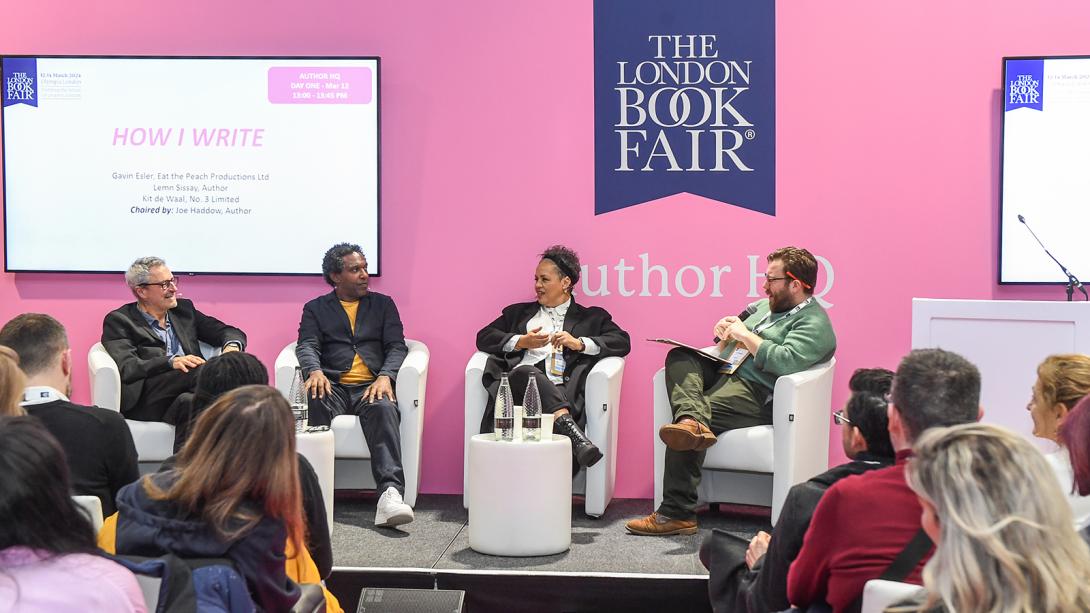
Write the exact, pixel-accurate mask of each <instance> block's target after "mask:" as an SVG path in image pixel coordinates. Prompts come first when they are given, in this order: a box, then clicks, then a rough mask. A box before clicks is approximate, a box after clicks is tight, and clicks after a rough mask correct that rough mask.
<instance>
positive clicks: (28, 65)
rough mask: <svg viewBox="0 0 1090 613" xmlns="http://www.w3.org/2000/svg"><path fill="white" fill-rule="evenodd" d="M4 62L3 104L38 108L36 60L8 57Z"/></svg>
mask: <svg viewBox="0 0 1090 613" xmlns="http://www.w3.org/2000/svg"><path fill="white" fill-rule="evenodd" d="M3 62H4V82H3V85H4V88H3V90H4V94H3V95H4V104H3V106H11V105H13V104H29V105H30V106H38V60H37V59H36V58H32V57H29V58H27V57H14V58H12V57H9V58H5V59H4V60H3Z"/></svg>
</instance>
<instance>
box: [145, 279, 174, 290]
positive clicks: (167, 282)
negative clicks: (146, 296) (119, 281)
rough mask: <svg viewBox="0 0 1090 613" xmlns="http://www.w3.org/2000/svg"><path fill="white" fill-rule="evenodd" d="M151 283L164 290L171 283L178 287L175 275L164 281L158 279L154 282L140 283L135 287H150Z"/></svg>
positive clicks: (168, 287)
mask: <svg viewBox="0 0 1090 613" xmlns="http://www.w3.org/2000/svg"><path fill="white" fill-rule="evenodd" d="M152 285H157V286H159V287H160V288H161V289H162V290H163V291H164V292H165V291H167V290H168V289H170V287H171V286H172V285H173V286H174V287H178V278H177V277H171V278H169V279H167V280H166V281H158V282H156V283H141V284H139V285H137V287H151V286H152Z"/></svg>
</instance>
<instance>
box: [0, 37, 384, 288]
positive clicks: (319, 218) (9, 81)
mask: <svg viewBox="0 0 1090 613" xmlns="http://www.w3.org/2000/svg"><path fill="white" fill-rule="evenodd" d="M0 62H2V67H3V84H2V85H3V91H2V96H3V98H2V100H3V121H2V124H0V126H2V130H3V161H4V221H5V224H4V227H5V243H4V244H5V248H6V249H5V250H6V254H5V269H6V270H8V271H15V272H18V271H45V272H116V271H122V270H125V269H126V268H127V267H128V265H129V264H130V263H131V262H132V261H133V260H134V259H136V258H137V257H142V256H146V255H157V256H160V257H163V258H165V259H166V260H167V262H168V263H169V264H170V266H171V268H172V269H173V270H175V271H177V272H187V273H219V274H316V273H319V272H320V269H321V258H322V254H323V253H324V252H325V250H326V249H328V248H329V247H330V246H331V245H333V244H335V243H338V242H352V243H358V244H360V245H361V246H362V247H363V250H364V253H365V254H366V256H367V261H368V268H369V271H370V272H371V273H372V274H378V273H379V270H380V252H379V194H380V192H379V60H378V58H373V57H370V58H367V57H359V58H333V57H329V58H317V57H308V58H301V57H294V58H287V57H276V58H271V57H266V58H180V57H30V56H26V57H12V56H8V57H4V58H0Z"/></svg>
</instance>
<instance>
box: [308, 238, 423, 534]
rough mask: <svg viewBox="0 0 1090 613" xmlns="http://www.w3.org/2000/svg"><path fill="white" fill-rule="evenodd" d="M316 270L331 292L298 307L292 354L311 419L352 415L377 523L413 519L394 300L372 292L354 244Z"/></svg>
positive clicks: (403, 349)
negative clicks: (364, 451) (371, 481)
mask: <svg viewBox="0 0 1090 613" xmlns="http://www.w3.org/2000/svg"><path fill="white" fill-rule="evenodd" d="M322 276H323V277H324V278H325V281H326V283H328V284H329V285H331V286H332V287H333V291H331V292H329V293H328V294H325V295H324V296H319V297H318V298H315V299H314V300H311V301H310V302H308V303H306V305H304V306H303V317H302V319H301V320H300V322H299V342H298V344H297V345H296V347H295V356H296V357H297V358H298V359H299V366H300V368H302V370H303V377H304V380H305V382H306V389H307V392H308V395H309V397H310V407H309V411H310V423H311V425H326V426H327V425H329V423H330V422H331V421H332V420H333V418H334V417H336V416H337V415H342V414H351V415H358V416H359V418H360V426H361V427H362V428H363V438H364V439H365V440H366V441H367V448H368V449H370V450H371V473H372V474H373V476H374V478H375V485H376V489H377V490H378V491H379V492H381V494H380V496H379V500H378V505H377V507H376V509H375V525H376V526H385V527H393V526H399V525H401V524H406V523H408V522H411V521H412V520H413V510H412V507H410V506H409V505H407V504H405V501H404V499H403V496H404V495H405V470H404V468H403V465H402V462H401V433H400V430H399V427H400V424H401V413H400V412H398V408H397V401H396V399H395V398H394V381H396V380H397V371H398V369H400V368H401V363H402V362H404V361H405V356H406V355H407V354H408V352H409V349H408V346H406V345H405V332H404V327H403V326H402V325H401V316H400V315H399V314H398V312H397V307H396V306H395V305H394V301H393V299H391V298H390V297H389V296H387V295H385V294H379V293H376V292H372V291H370V288H369V285H370V275H368V273H367V258H366V257H364V255H363V250H362V249H361V248H360V246H359V245H354V244H350V243H340V244H337V245H334V246H333V247H331V248H330V249H329V250H328V251H326V253H325V257H323V258H322Z"/></svg>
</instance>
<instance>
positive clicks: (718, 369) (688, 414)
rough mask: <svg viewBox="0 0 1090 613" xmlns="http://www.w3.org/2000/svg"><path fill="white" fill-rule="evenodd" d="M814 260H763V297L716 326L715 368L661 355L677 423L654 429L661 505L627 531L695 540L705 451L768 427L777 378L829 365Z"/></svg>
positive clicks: (777, 254)
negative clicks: (661, 465)
mask: <svg viewBox="0 0 1090 613" xmlns="http://www.w3.org/2000/svg"><path fill="white" fill-rule="evenodd" d="M816 282H817V260H815V259H814V256H813V255H812V254H811V253H810V252H809V251H807V250H806V249H799V248H797V247H783V248H782V249H777V250H776V251H773V252H772V253H771V254H769V255H768V268H767V269H766V272H765V283H764V290H765V294H766V295H767V296H768V299H767V300H760V301H758V302H755V303H753V304H751V305H750V306H749V308H747V309H746V311H745V313H743V314H742V315H743V317H744V318H743V317H734V316H728V317H724V318H723V319H721V320H719V321H718V322H717V323H716V324H715V328H714V334H715V337H716V338H717V339H722V340H720V341H719V345H718V347H717V349H718V351H719V355H720V356H721V357H722V358H724V359H726V360H728V361H729V362H730V363H729V364H726V365H724V364H720V363H718V362H713V361H711V360H708V359H706V358H702V357H699V356H697V355H695V354H694V353H693V352H692V351H690V350H688V349H681V348H678V349H673V350H671V351H670V353H669V354H667V356H666V390H667V393H668V394H669V396H670V407H671V409H672V410H673V414H674V422H673V423H671V424H667V425H665V426H663V427H662V428H661V429H660V430H659V438H661V439H662V442H663V443H665V444H666V460H665V465H666V466H665V474H664V475H663V479H662V481H663V488H662V489H663V491H662V496H663V500H662V504H661V505H660V506H659V508H658V509H657V510H656V511H655V512H654V513H652V514H651V515H649V516H647V517H643V518H639V519H634V520H632V521H630V522H628V524H627V525H626V526H625V527H626V528H627V529H628V531H629V532H631V533H633V534H640V535H644V536H668V535H674V534H695V533H696V530H697V527H696V504H697V486H698V485H699V484H700V476H701V467H702V466H703V465H704V456H705V453H706V450H707V449H708V448H709V447H711V446H712V445H714V444H715V443H716V442H717V440H718V439H717V438H716V437H717V435H718V434H721V433H723V432H726V431H727V430H734V429H736V428H748V427H750V426H760V425H765V424H771V423H772V390H773V389H774V387H775V385H776V379H778V378H779V377H781V376H783V375H789V374H791V373H796V372H799V371H802V370H806V369H807V368H810V367H811V366H814V365H815V364H820V363H822V362H825V361H828V360H829V359H830V358H831V357H833V352H834V351H835V350H836V336H835V335H834V334H833V328H832V325H831V324H830V323H829V317H828V315H827V314H826V313H825V309H824V308H822V306H821V305H820V304H819V303H818V302H817V300H815V299H814V296H813V293H814V284H815V283H816Z"/></svg>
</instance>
